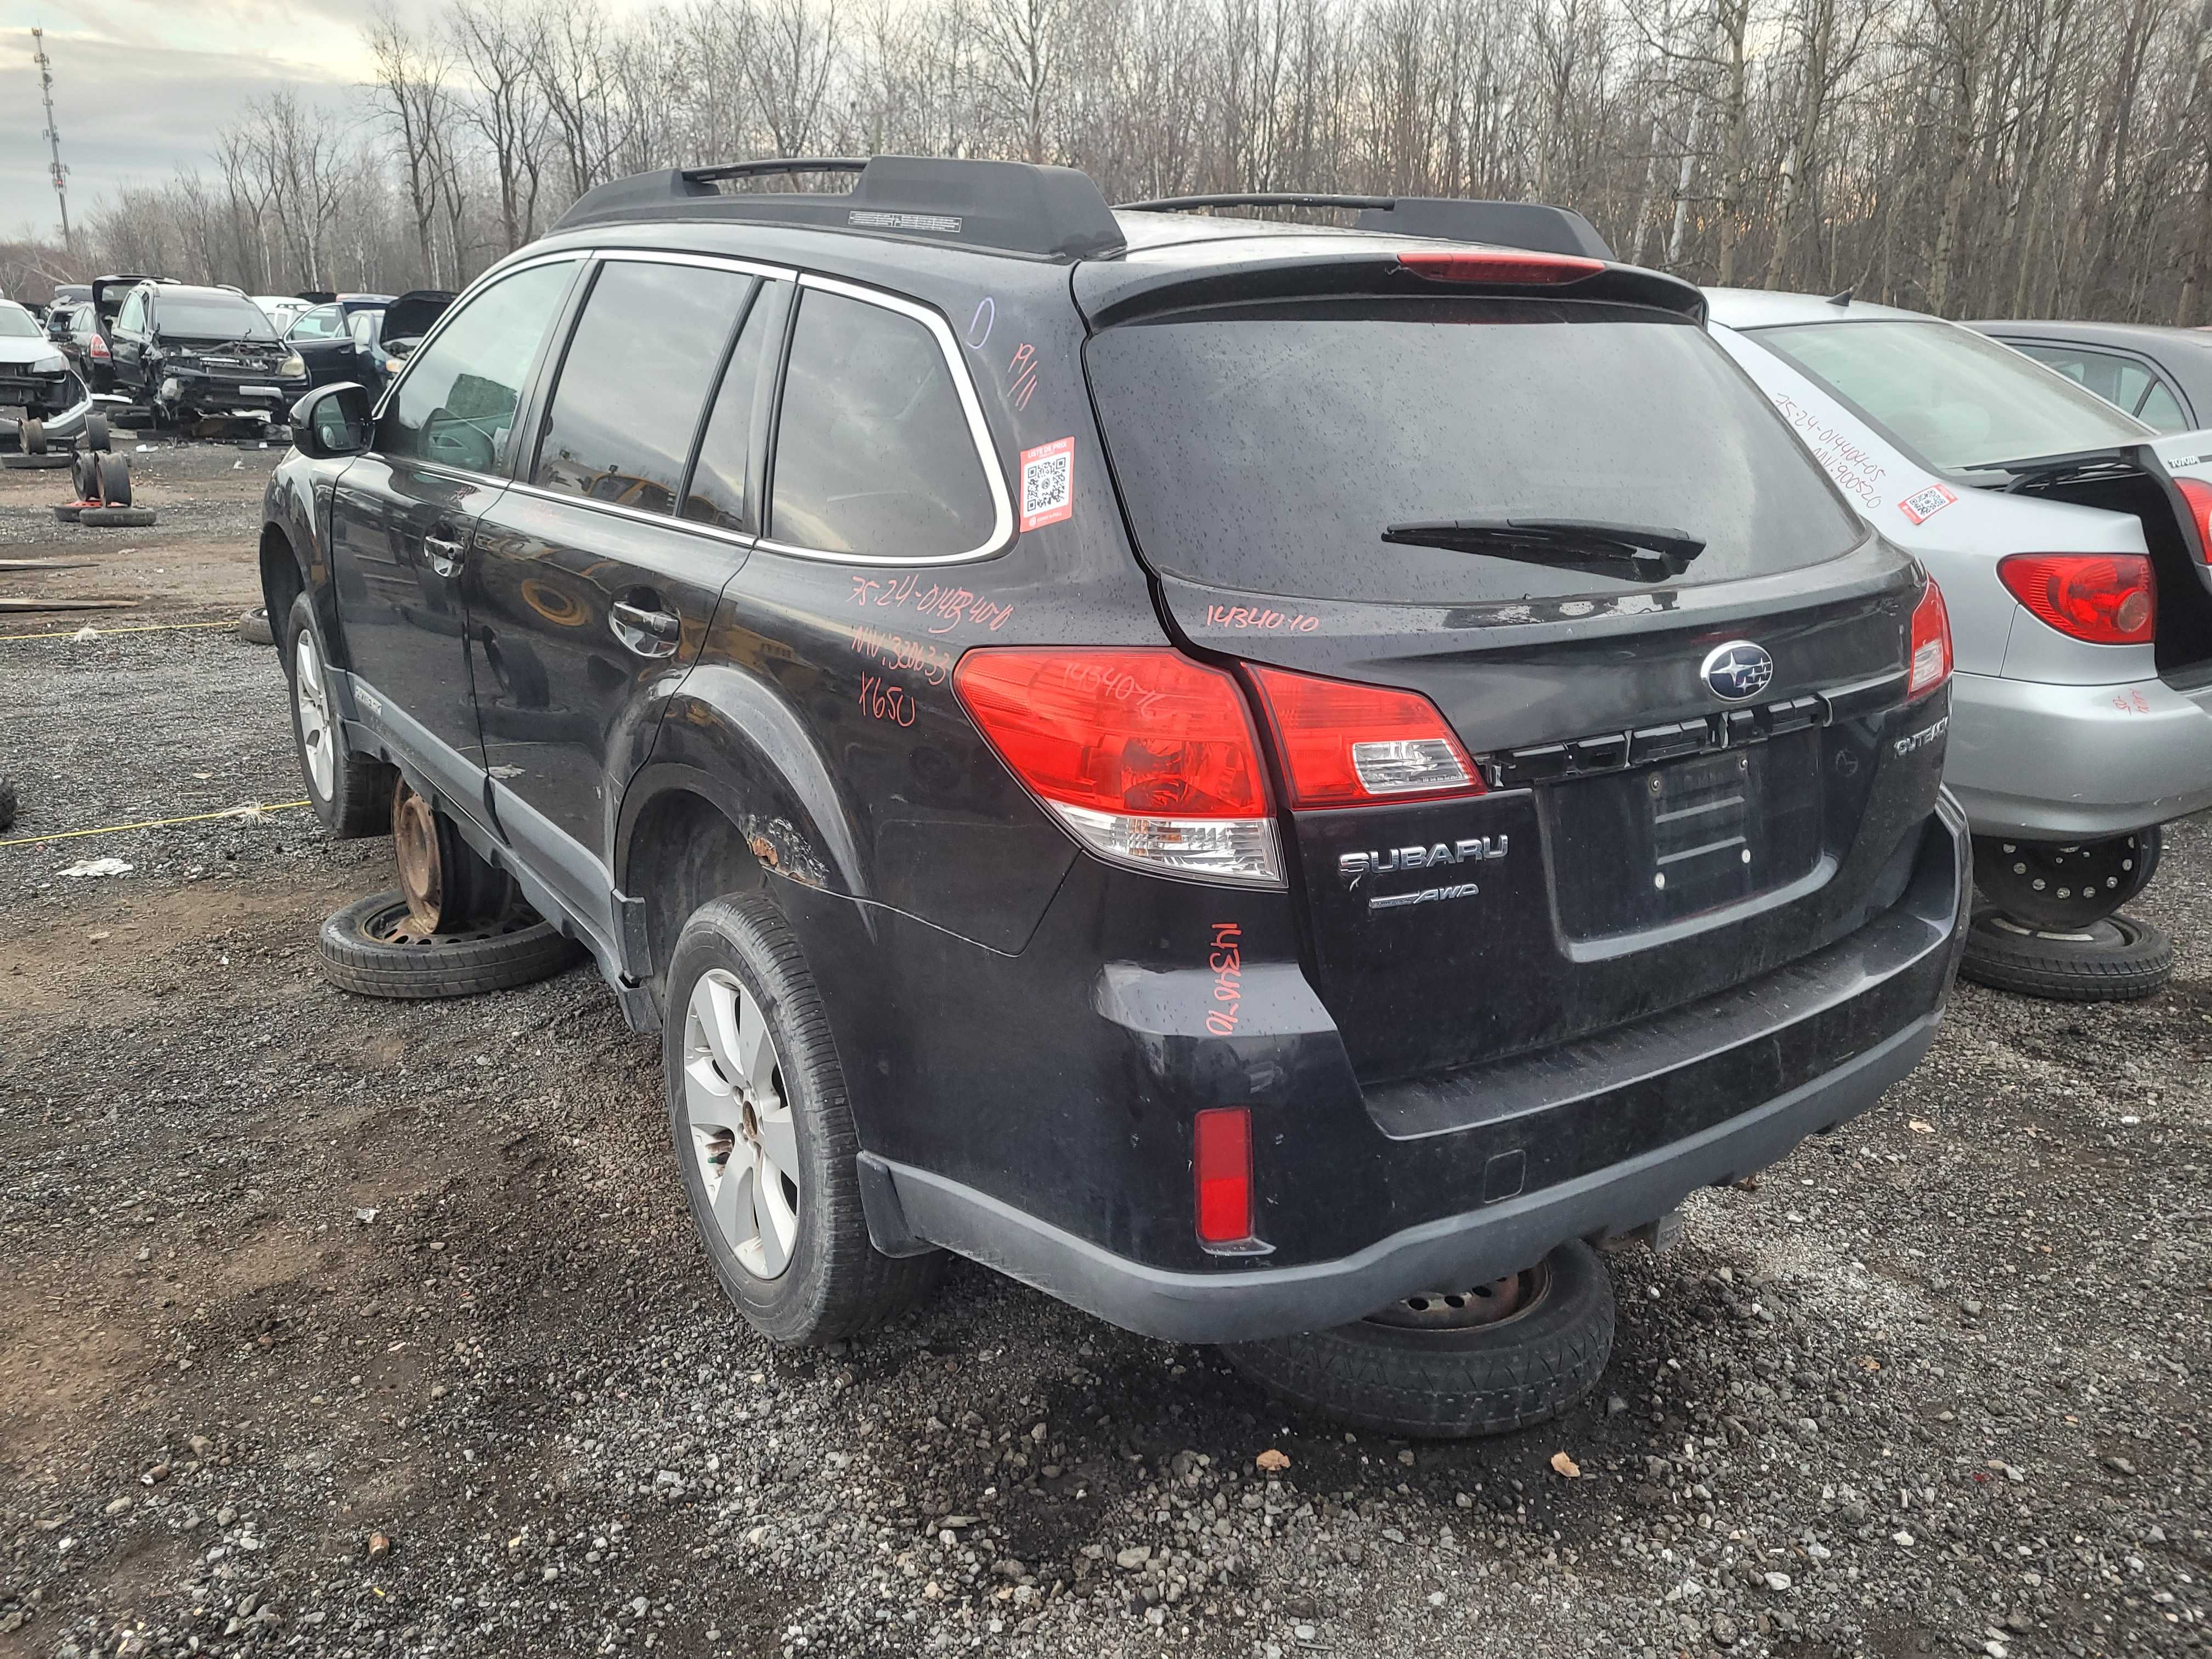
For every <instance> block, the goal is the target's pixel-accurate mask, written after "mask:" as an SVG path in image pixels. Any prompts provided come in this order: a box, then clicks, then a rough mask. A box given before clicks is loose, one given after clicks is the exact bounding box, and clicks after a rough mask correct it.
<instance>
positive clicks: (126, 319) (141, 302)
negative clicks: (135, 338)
mask: <svg viewBox="0 0 2212 1659" xmlns="http://www.w3.org/2000/svg"><path fill="white" fill-rule="evenodd" d="M115 325H116V327H118V328H127V329H129V330H131V331H132V332H133V333H136V332H137V331H138V330H139V329H141V328H143V327H144V326H145V325H146V291H145V290H144V289H133V290H132V292H131V297H130V298H129V299H127V300H125V301H124V302H123V314H122V315H121V316H119V317H118V318H117V319H115Z"/></svg>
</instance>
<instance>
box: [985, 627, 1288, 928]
mask: <svg viewBox="0 0 2212 1659" xmlns="http://www.w3.org/2000/svg"><path fill="white" fill-rule="evenodd" d="M952 688H953V690H954V691H955V692H957V694H958V696H959V698H960V702H961V704H962V706H963V707H964V708H966V709H967V710H968V714H969V718H970V719H972V720H974V721H975V724H976V726H977V727H978V728H979V729H980V730H981V732H982V733H983V735H984V736H985V737H986V738H988V739H989V740H990V743H991V745H992V747H994V749H996V750H998V751H999V756H1000V759H1002V760H1004V761H1005V762H1006V764H1007V766H1008V767H1009V768H1011V769H1012V771H1013V773H1014V775H1015V776H1017V777H1018V778H1019V779H1020V780H1021V781H1023V783H1024V784H1026V785H1027V786H1028V787H1029V788H1030V790H1031V791H1032V792H1033V793H1036V795H1037V796H1038V797H1039V798H1040V799H1042V800H1043V801H1044V803H1045V805H1047V806H1048V807H1050V808H1051V809H1052V811H1053V813H1054V816H1055V817H1058V818H1059V819H1060V822H1061V823H1064V824H1066V826H1067V828H1068V829H1070V830H1071V831H1073V833H1074V834H1075V835H1076V836H1078V837H1079V838H1080V839H1081V840H1082V841H1084V842H1085V843H1087V844H1088V845H1090V846H1091V847H1092V848H1095V849H1096V850H1097V851H1098V852H1100V853H1103V854H1105V855H1106V856H1107V857H1109V858H1111V859H1114V860H1118V861H1120V862H1121V863H1125V864H1135V865H1139V866H1143V867H1145V868H1147V869H1155V870H1160V871H1164V872H1170V873H1173V874H1176V875H1183V876H1195V877H1199V878H1207V879H1212V880H1218V881H1237V882H1251V883H1261V884H1268V885H1275V884H1279V883H1280V882H1281V880H1282V864H1281V859H1280V857H1279V854H1278V852H1277V849H1276V843H1275V826H1274V822H1273V819H1272V818H1271V817H1269V816H1268V809H1267V783H1266V781H1265V774H1264V773H1263V772H1262V771H1261V766H1260V742H1259V736H1258V734H1257V733H1256V732H1255V731H1254V730H1253V726H1252V717H1251V714H1250V713H1249V710H1248V708H1246V705H1245V702H1244V697H1243V693H1242V692H1241V691H1240V690H1238V689H1237V682H1236V681H1235V680H1234V679H1232V678H1230V676H1229V675H1227V674H1225V673H1224V672H1223V671H1221V670H1220V669H1218V668H1209V667H1207V666H1206V665H1205V664H1203V663H1198V662H1193V661H1192V660H1191V659H1189V658H1188V657H1184V656H1180V655H1178V654H1176V653H1175V652H1173V651H1166V650H1150V649H1133V650H1120V649H1114V648H1110V647H1107V648H1099V649H1096V650H1051V649H1036V648H1031V647H1020V646H1008V647H995V646H994V647H979V648H977V649H975V650H973V651H970V652H969V653H967V654H966V655H964V656H963V657H962V658H961V659H960V665H959V667H957V669H955V670H954V671H953V675H952Z"/></svg>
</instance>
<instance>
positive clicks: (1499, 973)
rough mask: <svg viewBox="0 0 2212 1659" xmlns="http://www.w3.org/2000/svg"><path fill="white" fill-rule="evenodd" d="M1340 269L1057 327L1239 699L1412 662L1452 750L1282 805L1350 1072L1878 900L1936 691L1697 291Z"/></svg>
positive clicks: (1197, 639) (1172, 582)
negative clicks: (1322, 800)
mask: <svg viewBox="0 0 2212 1659" xmlns="http://www.w3.org/2000/svg"><path fill="white" fill-rule="evenodd" d="M1349 285H1350V283H1347V282H1346V280H1345V279H1344V278H1343V277H1342V276H1341V275H1339V276H1336V277H1333V278H1331V279H1329V280H1328V282H1327V283H1317V284H1316V286H1317V287H1325V288H1334V289H1336V290H1337V291H1336V292H1334V293H1331V294H1329V295H1328V296H1327V297H1322V298H1295V297H1283V298H1278V299H1273V300H1270V301H1266V302H1263V303H1251V304H1221V303H1214V304H1211V305H1207V306H1205V307H1197V308H1187V309H1181V310H1177V309H1171V308H1164V309H1160V310H1157V311H1154V312H1152V313H1149V314H1141V315H1139V314H1134V313H1133V308H1132V307H1128V306H1127V305H1124V306H1122V307H1121V311H1120V313H1119V314H1120V315H1121V317H1122V318H1123V320H1120V321H1118V322H1116V323H1115V325H1112V326H1109V327H1105V328H1103V329H1101V330H1100V331H1098V332H1097V334H1095V335H1094V336H1093V337H1092V338H1091V341H1090V342H1089V343H1088V345H1087V346H1086V348H1085V361H1086V367H1087V370H1088V373H1089V376H1090V380H1091V387H1092V392H1093V396H1094V398H1095V400H1096V403H1097V409H1098V411H1099V415H1100V418H1101V423H1102V428H1103V436H1104V440H1105V443H1106V447H1107V449H1108V452H1109V460H1110V463H1111V465H1112V468H1113V471H1114V474H1115V479H1116V482H1117V484H1118V486H1119V489H1120V490H1121V497H1122V501H1123V503H1124V506H1125V508H1126V511H1127V516H1128V521H1129V524H1130V526H1131V529H1132V531H1133V534H1134V538H1135V542H1136V544H1137V547H1138V550H1139V556H1140V558H1141V559H1142V560H1143V562H1145V564H1146V566H1147V567H1148V568H1149V569H1150V570H1151V571H1152V574H1153V575H1154V578H1155V580H1156V586H1157V588H1158V592H1159V595H1160V597H1161V600H1162V602H1163V605H1164V611H1165V612H1166V616H1167V619H1168V622H1169V624H1170V629H1172V630H1173V631H1175V632H1176V633H1177V634H1178V635H1180V636H1181V638H1182V640H1183V641H1184V642H1185V643H1186V644H1187V645H1188V646H1189V647H1191V648H1193V649H1194V650H1196V651H1198V652H1199V653H1201V654H1205V655H1208V656H1211V657H1213V658H1214V659H1217V660H1223V661H1226V662H1230V663H1231V664H1233V665H1236V666H1237V668H1238V669H1239V671H1241V672H1243V674H1244V675H1245V676H1246V678H1247V683H1248V684H1249V685H1251V686H1252V687H1253V689H1254V690H1255V698H1256V699H1257V700H1258V701H1259V702H1260V703H1261V707H1262V708H1263V709H1266V708H1268V707H1270V705H1269V704H1268V702H1267V700H1266V698H1265V696H1264V695H1263V694H1262V693H1261V685H1262V684H1263V683H1264V680H1265V673H1264V666H1265V665H1273V666H1276V667H1280V668H1285V669H1289V670H1292V671H1297V672H1299V673H1302V674H1305V675H1311V676H1323V677H1328V678H1332V679H1335V680H1339V681H1347V682H1354V683H1358V684H1367V685H1373V686H1388V687H1395V688H1406V689H1410V690H1415V691H1418V692H1420V693H1421V694H1423V695H1424V696H1426V697H1427V698H1428V699H1429V700H1430V701H1431V702H1433V703H1434V704H1435V706H1436V708H1437V709H1438V710H1440V711H1441V712H1442V714H1443V718H1444V719H1445V720H1447V721H1448V722H1449V727H1450V731H1451V732H1452V734H1453V735H1455V737H1456V738H1457V739H1458V741H1459V743H1460V744H1462V746H1463V748H1464V750H1466V751H1467V752H1468V755H1469V756H1470V757H1472V760H1473V763H1474V766H1475V767H1476V769H1477V770H1478V772H1479V774H1480V781H1481V783H1482V785H1483V786H1485V787H1483V788H1482V790H1481V793H1458V794H1455V795H1450V796H1448V797H1443V798H1432V799H1411V800H1402V801H1394V802H1391V803H1389V804H1382V803H1379V802H1378V803H1376V804H1362V805H1349V806H1343V807H1337V808H1331V809H1328V810H1314V811H1306V810H1300V811H1294V812H1292V813H1291V814H1290V815H1289V817H1288V820H1287V823H1286V826H1285V828H1286V834H1285V839H1286V842H1288V844H1289V846H1290V848H1291V860H1290V862H1291V884H1292V890H1293V893H1294V894H1295V896H1296V897H1297V902H1298V903H1299V905H1300V908H1301V914H1302V917H1303V920H1304V926H1305V947H1304V948H1305V951H1306V952H1307V957H1308V960H1307V964H1306V965H1307V969H1308V971H1309V974H1310V976H1311V977H1312V979H1313V981H1314V983H1315V986H1316V990H1317V991H1318V992H1319V994H1321V996H1322V1000H1324V1002H1325V1003H1326V1004H1327V1005H1328V1007H1329V1010H1330V1012H1331V1013H1332V1014H1333V1015H1334V1018H1335V1019H1336V1021H1337V1023H1338V1025H1339V1028H1340V1030H1341V1031H1342V1033H1343V1035H1344V1037H1345V1039H1346V1043H1347V1045H1348V1047H1349V1048H1350V1049H1351V1052H1352V1058H1353V1062H1354V1064H1355V1066H1356V1067H1357V1068H1358V1071H1359V1073H1360V1074H1361V1076H1362V1078H1363V1079H1364V1080H1366V1081H1370V1082H1373V1081H1380V1080H1383V1079H1390V1078H1395V1077H1402V1076H1409V1075H1421V1074H1425V1073H1432V1072H1436V1071H1438V1070H1441V1069H1444V1068H1447V1067H1451V1066H1462V1065H1467V1064H1469V1063H1473V1062H1477V1061H1481V1060H1488V1059H1492V1058H1498V1057H1502V1056H1504V1055H1508V1054H1523V1053H1527V1052H1529V1051H1531V1050H1537V1049H1541V1048H1547V1047H1549V1046H1553V1045H1556V1044H1559V1043H1561V1042H1566V1041H1569V1040H1571V1039H1574V1038H1577V1037H1581V1036H1588V1035H1590V1034H1592V1033H1595V1032H1598V1031H1601V1030H1606V1029H1607V1028H1608V1027H1612V1026H1614V1025H1618V1024H1621V1023H1623V1022H1626V1021H1629V1020H1632V1019H1636V1018H1640V1017H1643V1016H1646V1015H1649V1014H1651V1013H1654V1012H1658V1011H1661V1010H1662V1009H1666V1008H1669V1007H1674V1006H1680V1005H1682V1004H1685V1003H1687V1002H1691V1001H1693V1000H1697V999H1699V998H1701V997H1705V996H1707V995H1711V994H1714V993H1717V992H1719V991H1723V990H1725V989H1727V988H1728V987H1731V986H1734V985H1737V984H1739V983H1741V982H1742V981H1747V980H1749V979H1751V978H1753V977H1755V976H1758V975H1764V974H1767V973H1770V972H1771V971H1773V970H1774V969H1777V968H1778V967H1780V966H1782V965H1783V964H1784V963H1788V962H1790V961H1791V960H1793V959H1795V958H1796V957H1801V956H1802V955H1805V954H1807V953H1808V952H1810V951H1815V950H1817V949H1819V948H1820V947H1821V946H1823V945H1826V944H1828V943H1830V942H1832V941H1833V940H1834V939H1837V938H1838V937H1840V936H1841V935H1843V934H1844V933H1846V932H1848V931H1850V930H1851V929H1853V928H1855V927H1858V926H1860V925H1862V924H1863V922H1864V921H1866V920H1867V919H1868V918H1869V916H1870V915H1873V914H1874V913H1875V912H1876V911H1877V910H1879V909H1881V908H1885V907H1886V906H1887V905H1888V904H1889V903H1891V902H1893V901H1894V899H1895V897H1896V896H1897V894H1898V893H1899V891H1900V890H1902V886H1903V883H1904V879H1905V866H1906V865H1907V863H1909V859H1910V854H1911V848H1912V846H1913V844H1914V843H1915V842H1917V831H1918V829H1919V827H1920V825H1921V823H1922V822H1923V820H1924V819H1925V817H1926V816H1927V814H1928V812H1929V810H1930V809H1931V807H1932V805H1933V802H1934V799H1935V793H1936V784H1937V778H1938V775H1939V774H1940V770H1941V764H1942V742H1941V727H1940V726H1939V725H1936V721H1938V720H1940V717H1941V714H1942V703H1941V700H1940V699H1938V700H1936V702H1931V703H1929V704H1928V705H1926V706H1925V707H1923V708H1914V709H1912V710H1911V711H1910V712H1907V711H1906V709H1905V703H1906V696H1905V688H1906V682H1907V676H1906V671H1905V668H1906V661H1907V656H1908V642H1909V638H1910V634H1911V618H1912V613H1913V611H1914V607H1915V604H1916V601H1917V599H1918V597H1919V592H1920V585H1919V584H1920V579H1919V576H1918V573H1917V570H1916V569H1915V568H1914V567H1913V566H1912V565H1911V562H1910V561H1908V560H1907V559H1905V557H1904V556H1902V555H1900V554H1899V553H1898V552H1897V551H1896V550H1894V549H1893V548H1891V547H1890V546H1888V544H1886V543H1883V542H1881V540H1880V539H1879V538H1875V537H1873V536H1872V535H1871V534H1870V532H1869V531H1868V530H1867V529H1866V527H1865V526H1863V524H1862V523H1861V521H1860V520H1858V518H1857V515H1856V514H1855V513H1852V512H1851V510H1850V507H1848V506H1847V505H1845V503H1844V501H1843V499H1842V497H1841V496H1840V495H1838V493H1837V492H1836V491H1835V490H1834V489H1833V488H1832V486H1831V485H1830V484H1829V483H1828V482H1827V480H1826V478H1825V477H1823V476H1822V475H1821V474H1820V472H1819V471H1818V470H1817V469H1816V468H1815V467H1814V465H1813V463H1812V462H1811V461H1810V460H1809V459H1808V458H1807V456H1806V455H1805V454H1804V453H1803V452H1802V450H1801V449H1800V448H1799V447H1797V445H1796V441H1795V440H1793V439H1792V438H1791V436H1790V433H1789V431H1788V430H1787V428H1785V427H1784V425H1783V423H1782V422H1781V421H1780V420H1779V419H1778V417H1777V416H1776V415H1775V414H1774V413H1773V411H1772V410H1771V409H1770V408H1769V407H1768V406H1767V404H1766V402H1765V399H1764V398H1761V397H1760V396H1759V394H1758V392H1756V390H1755V389H1754V388H1753V386H1751V384H1750V383H1749V382H1748V381H1747V380H1746V379H1745V378H1744V377H1743V375H1742V374H1741V372H1740V371H1738V370H1737V369H1736V368H1735V366H1734V365H1733V364H1732V363H1731V362H1729V360H1728V359H1727V357H1726V356H1724V355H1723V353H1722V352H1721V351H1720V349H1718V348H1717V346H1716V345H1715V344H1714V343H1713V342H1712V341H1711V338H1709V337H1707V336H1706V335H1705V331H1704V330H1703V328H1702V327H1701V326H1700V325H1699V316H1700V314H1701V313H1700V311H1699V307H1698V306H1697V304H1696V301H1695V298H1694V294H1693V293H1692V291H1690V290H1686V289H1685V290H1684V292H1685V293H1688V294H1691V298H1690V300H1689V301H1687V302H1686V303H1684V304H1682V305H1680V307H1679V308H1668V307H1662V306H1655V305H1650V304H1630V303H1609V302H1604V301H1596V300H1577V299H1565V298H1559V297H1551V296H1547V295H1536V294H1530V293H1528V292H1525V291H1523V292H1520V293H1517V294H1513V295H1500V294H1495V293H1484V292H1480V291H1472V290H1468V289H1443V290H1437V289H1433V288H1431V287H1430V286H1429V285H1425V284H1424V283H1419V282H1413V283H1407V282H1395V283H1393V282H1391V281H1390V280H1389V279H1388V278H1387V277H1378V278H1377V279H1376V282H1375V283H1374V284H1373V285H1374V286H1375V287H1376V288H1377V289H1378V290H1380V291H1377V292H1376V293H1374V294H1371V295H1347V294H1346V293H1344V292H1342V291H1341V290H1342V289H1344V288H1345V287H1346V286H1349ZM1277 286H1278V288H1279V287H1280V286H1281V284H1280V283H1278V284H1277ZM1592 286H1593V287H1602V286H1603V285H1602V284H1601V283H1594V284H1592ZM1078 294H1079V298H1081V297H1083V295H1082V289H1081V286H1080V284H1079V289H1078ZM1094 315H1097V311H1096V310H1094ZM1529 521H1539V522H1541V523H1542V524H1546V525H1549V526H1553V528H1551V529H1546V530H1541V531H1537V532H1527V539H1525V540H1520V539H1516V538H1517V537H1520V536H1522V534H1523V533H1524V532H1517V531H1516V532H1510V534H1509V533H1504V532H1498V531H1497V530H1496V528H1495V527H1496V526H1499V525H1501V524H1520V525H1522V526H1526V525H1527V524H1528V523H1529ZM1562 522H1568V523H1571V524H1572V525H1575V526H1584V525H1589V524H1596V525H1604V526H1614V527H1615V532H1607V533H1626V532H1619V527H1620V526H1630V527H1632V528H1633V529H1634V530H1635V532H1636V533H1637V534H1638V535H1641V536H1643V537H1644V541H1645V542H1646V543H1648V544H1649V545H1635V544H1630V543H1620V542H1613V543H1608V542H1607V540H1606V536H1605V534H1597V533H1585V532H1582V531H1580V530H1577V531H1576V532H1573V533H1565V532H1559V530H1558V529H1557V528H1556V526H1558V525H1559V524H1560V523H1562ZM1470 523H1472V524H1474V526H1477V527H1476V528H1474V529H1472V530H1470V529H1468V528H1467V526H1468V525H1469V524H1470ZM1455 524H1457V525H1459V526H1461V528H1460V529H1458V530H1454V529H1451V528H1449V526H1453V525H1455ZM1392 526H1396V527H1397V532H1396V533H1395V534H1393V535H1391V537H1390V538H1389V539H1386V532H1390V530H1391V527H1392ZM1655 531H1656V532H1665V533H1663V534H1659V535H1656V536H1652V535H1648V534H1645V532H1655ZM1675 538H1680V541H1681V542H1682V543H1691V542H1694V543H1696V544H1700V545H1699V546H1698V547H1697V548H1696V549H1695V550H1694V551H1693V553H1692V554H1691V556H1688V557H1686V558H1684V557H1682V554H1683V553H1684V551H1685V548H1684V546H1683V545H1680V544H1676V542H1675ZM1670 550H1671V553H1672V557H1670V556H1669V552H1670ZM1717 688H1718V689H1717ZM1723 692H1725V693H1726V695H1723ZM1923 716H1924V717H1925V718H1922V717H1923ZM1277 719H1278V720H1280V715H1279V714H1278V716H1277ZM1915 719H1919V720H1920V721H1921V724H1923V725H1929V726H1935V729H1934V731H1933V732H1931V733H1930V734H1928V735H1925V736H1923V737H1922V738H1920V739H1919V740H1917V741H1909V740H1907V739H1909V738H1910V736H1911V734H1910V733H1909V732H1905V728H1906V726H1908V725H1909V724H1910V722H1911V720H1915ZM1285 729H1286V728H1285V726H1282V725H1280V724H1278V725H1277V726H1275V728H1274V732H1275V739H1274V746H1275V763H1276V766H1277V769H1278V775H1277V779H1276V784H1277V798H1278V799H1291V796H1290V795H1289V794H1287V793H1285V789H1286V784H1285V776H1284V775H1283V770H1282V769H1283V757H1284V754H1285V743H1286V739H1285V736H1284V732H1285ZM1900 733H1904V734H1905V735H1904V737H1902V738H1901V737H1900Z"/></svg>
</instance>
